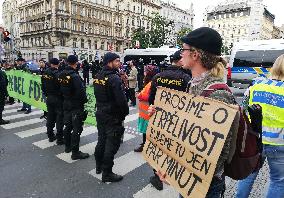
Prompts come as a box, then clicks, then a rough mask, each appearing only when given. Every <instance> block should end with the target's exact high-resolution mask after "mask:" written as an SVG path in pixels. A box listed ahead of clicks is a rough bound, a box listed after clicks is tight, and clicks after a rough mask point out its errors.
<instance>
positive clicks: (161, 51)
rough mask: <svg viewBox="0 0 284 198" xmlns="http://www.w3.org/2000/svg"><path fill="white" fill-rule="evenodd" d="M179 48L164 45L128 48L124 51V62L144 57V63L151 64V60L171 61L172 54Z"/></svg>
mask: <svg viewBox="0 0 284 198" xmlns="http://www.w3.org/2000/svg"><path fill="white" fill-rule="evenodd" d="M177 50H179V49H178V48H170V47H168V46H163V47H161V48H146V49H126V50H125V51H124V53H123V56H122V59H123V62H124V63H125V62H127V61H129V60H136V61H138V60H139V59H143V62H144V64H149V63H151V61H155V62H156V63H157V64H159V63H161V62H163V61H165V60H166V61H167V62H169V60H170V56H171V55H172V54H174V53H175V52H176V51H177Z"/></svg>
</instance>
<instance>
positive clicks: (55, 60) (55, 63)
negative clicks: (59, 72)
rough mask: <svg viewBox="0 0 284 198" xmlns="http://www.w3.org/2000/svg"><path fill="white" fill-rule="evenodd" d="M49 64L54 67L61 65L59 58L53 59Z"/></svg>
mask: <svg viewBox="0 0 284 198" xmlns="http://www.w3.org/2000/svg"><path fill="white" fill-rule="evenodd" d="M49 63H50V64H53V65H59V60H58V59H57V58H52V59H50V61H49Z"/></svg>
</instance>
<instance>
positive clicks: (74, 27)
mask: <svg viewBox="0 0 284 198" xmlns="http://www.w3.org/2000/svg"><path fill="white" fill-rule="evenodd" d="M76 29H77V28H76V21H75V20H73V21H72V30H74V31H76Z"/></svg>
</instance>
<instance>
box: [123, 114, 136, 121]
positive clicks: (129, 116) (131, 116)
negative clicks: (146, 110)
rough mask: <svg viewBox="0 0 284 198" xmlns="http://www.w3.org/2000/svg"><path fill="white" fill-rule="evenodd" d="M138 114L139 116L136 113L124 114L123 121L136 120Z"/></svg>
mask: <svg viewBox="0 0 284 198" xmlns="http://www.w3.org/2000/svg"><path fill="white" fill-rule="evenodd" d="M138 116H139V114H138V113H135V114H131V115H128V116H126V118H125V121H124V123H128V122H132V121H134V120H137V119H138Z"/></svg>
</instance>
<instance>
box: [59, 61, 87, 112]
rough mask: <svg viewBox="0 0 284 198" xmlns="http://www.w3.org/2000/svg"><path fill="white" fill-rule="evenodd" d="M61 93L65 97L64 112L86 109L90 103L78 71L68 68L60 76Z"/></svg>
mask: <svg viewBox="0 0 284 198" xmlns="http://www.w3.org/2000/svg"><path fill="white" fill-rule="evenodd" d="M58 80H59V83H60V91H61V93H62V95H63V97H64V102H63V108H64V110H68V111H69V110H76V109H84V104H85V103H86V102H87V101H88V99H87V94H86V88H85V86H84V84H83V80H82V78H81V77H80V76H79V74H78V73H77V71H76V69H73V68H72V67H70V66H68V67H66V68H65V70H63V71H62V72H61V73H60V74H59V78H58Z"/></svg>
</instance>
